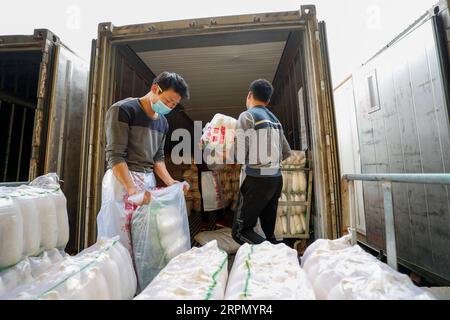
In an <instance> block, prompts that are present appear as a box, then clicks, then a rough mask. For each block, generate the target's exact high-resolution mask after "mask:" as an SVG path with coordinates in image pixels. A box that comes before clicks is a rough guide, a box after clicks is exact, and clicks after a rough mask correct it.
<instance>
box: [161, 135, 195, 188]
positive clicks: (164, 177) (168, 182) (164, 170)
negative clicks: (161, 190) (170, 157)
mask: <svg viewBox="0 0 450 320" xmlns="http://www.w3.org/2000/svg"><path fill="white" fill-rule="evenodd" d="M165 141H166V137H164V139H163V140H162V142H161V145H160V147H159V149H158V152H157V153H156V155H155V158H154V161H155V164H154V165H153V171H154V172H155V174H156V175H157V176H158V177H159V178H160V179H161V180H162V181H163V182H164V183H165V184H166V186H168V187H170V186H172V185H174V184H176V183H180V181H177V180H174V179H173V178H172V176H171V175H170V173H169V171H167V167H166V163H165V162H164V145H165ZM188 190H189V187H187V186H186V187H184V191H185V192H187V191H188Z"/></svg>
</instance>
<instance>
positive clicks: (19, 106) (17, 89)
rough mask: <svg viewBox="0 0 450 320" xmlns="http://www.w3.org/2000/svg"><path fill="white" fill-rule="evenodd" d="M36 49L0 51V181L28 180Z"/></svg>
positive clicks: (37, 61) (38, 57)
mask: <svg viewBox="0 0 450 320" xmlns="http://www.w3.org/2000/svg"><path fill="white" fill-rule="evenodd" d="M41 60H42V53H41V52H40V51H26V52H20V51H19V52H15V51H7V52H0V70H1V73H0V182H16V181H28V173H29V166H30V158H31V144H32V138H33V130H34V116H35V110H36V104H37V87H38V79H39V66H40V63H41Z"/></svg>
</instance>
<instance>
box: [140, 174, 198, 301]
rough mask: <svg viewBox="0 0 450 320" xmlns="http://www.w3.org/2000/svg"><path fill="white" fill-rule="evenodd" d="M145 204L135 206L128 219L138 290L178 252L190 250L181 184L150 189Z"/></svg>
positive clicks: (145, 285)
mask: <svg viewBox="0 0 450 320" xmlns="http://www.w3.org/2000/svg"><path fill="white" fill-rule="evenodd" d="M151 194H152V200H151V202H150V204H149V205H146V206H142V207H139V208H138V209H137V210H136V211H135V212H134V213H133V216H132V219H131V240H132V246H133V258H134V264H135V269H136V274H137V278H138V288H139V289H138V292H140V291H141V290H143V289H144V288H145V287H147V285H148V284H149V283H150V282H151V281H152V280H153V279H154V278H155V277H156V276H157V275H158V273H159V272H160V271H161V270H162V269H163V268H164V267H165V266H166V265H167V264H168V263H169V262H170V260H172V258H175V257H176V256H178V255H179V254H181V253H183V252H186V251H188V250H189V249H191V239H190V233H189V222H188V215H187V210H186V202H185V199H184V193H183V184H182V183H179V184H175V185H173V186H171V187H168V188H164V189H159V190H153V191H151Z"/></svg>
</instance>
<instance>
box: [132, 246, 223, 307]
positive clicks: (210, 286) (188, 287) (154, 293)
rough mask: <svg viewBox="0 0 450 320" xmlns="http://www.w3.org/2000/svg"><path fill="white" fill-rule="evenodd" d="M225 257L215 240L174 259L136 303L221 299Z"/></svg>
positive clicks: (138, 297) (137, 298)
mask: <svg viewBox="0 0 450 320" xmlns="http://www.w3.org/2000/svg"><path fill="white" fill-rule="evenodd" d="M227 264H228V256H227V254H226V253H225V252H224V251H222V250H220V249H219V248H218V246H217V242H216V241H212V242H209V243H208V244H206V245H205V246H203V247H201V248H193V249H192V250H190V251H188V252H185V253H183V254H180V255H179V256H177V257H176V258H174V259H173V260H172V261H171V262H170V263H169V264H168V265H167V266H166V267H165V268H164V269H163V270H162V271H161V272H160V273H159V274H158V276H157V277H156V278H155V279H154V280H153V281H152V283H151V284H150V285H149V286H148V287H147V288H146V289H145V290H144V291H143V292H142V293H141V294H140V295H138V296H137V297H136V298H135V300H222V299H223V297H224V294H225V287H226V284H227V278H228V268H227Z"/></svg>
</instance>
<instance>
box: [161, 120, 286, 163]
mask: <svg viewBox="0 0 450 320" xmlns="http://www.w3.org/2000/svg"><path fill="white" fill-rule="evenodd" d="M213 129H215V128H213ZM217 129H218V130H212V132H209V133H207V132H204V131H203V129H202V122H201V121H195V122H194V136H193V137H192V134H191V132H189V130H187V129H176V130H174V131H173V133H172V135H171V137H170V139H171V141H172V142H177V144H176V145H175V146H174V147H173V148H172V152H171V160H172V162H173V163H174V164H176V165H179V164H190V163H194V164H202V163H206V164H207V165H225V164H248V165H259V166H263V167H267V168H271V167H274V168H276V167H278V166H279V164H280V162H281V159H282V146H283V136H282V133H281V131H280V130H279V129H272V128H265V129H259V130H255V129H248V130H243V129H230V128H224V127H221V128H217ZM192 142H194V143H192ZM192 145H193V146H194V147H193V148H192Z"/></svg>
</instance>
